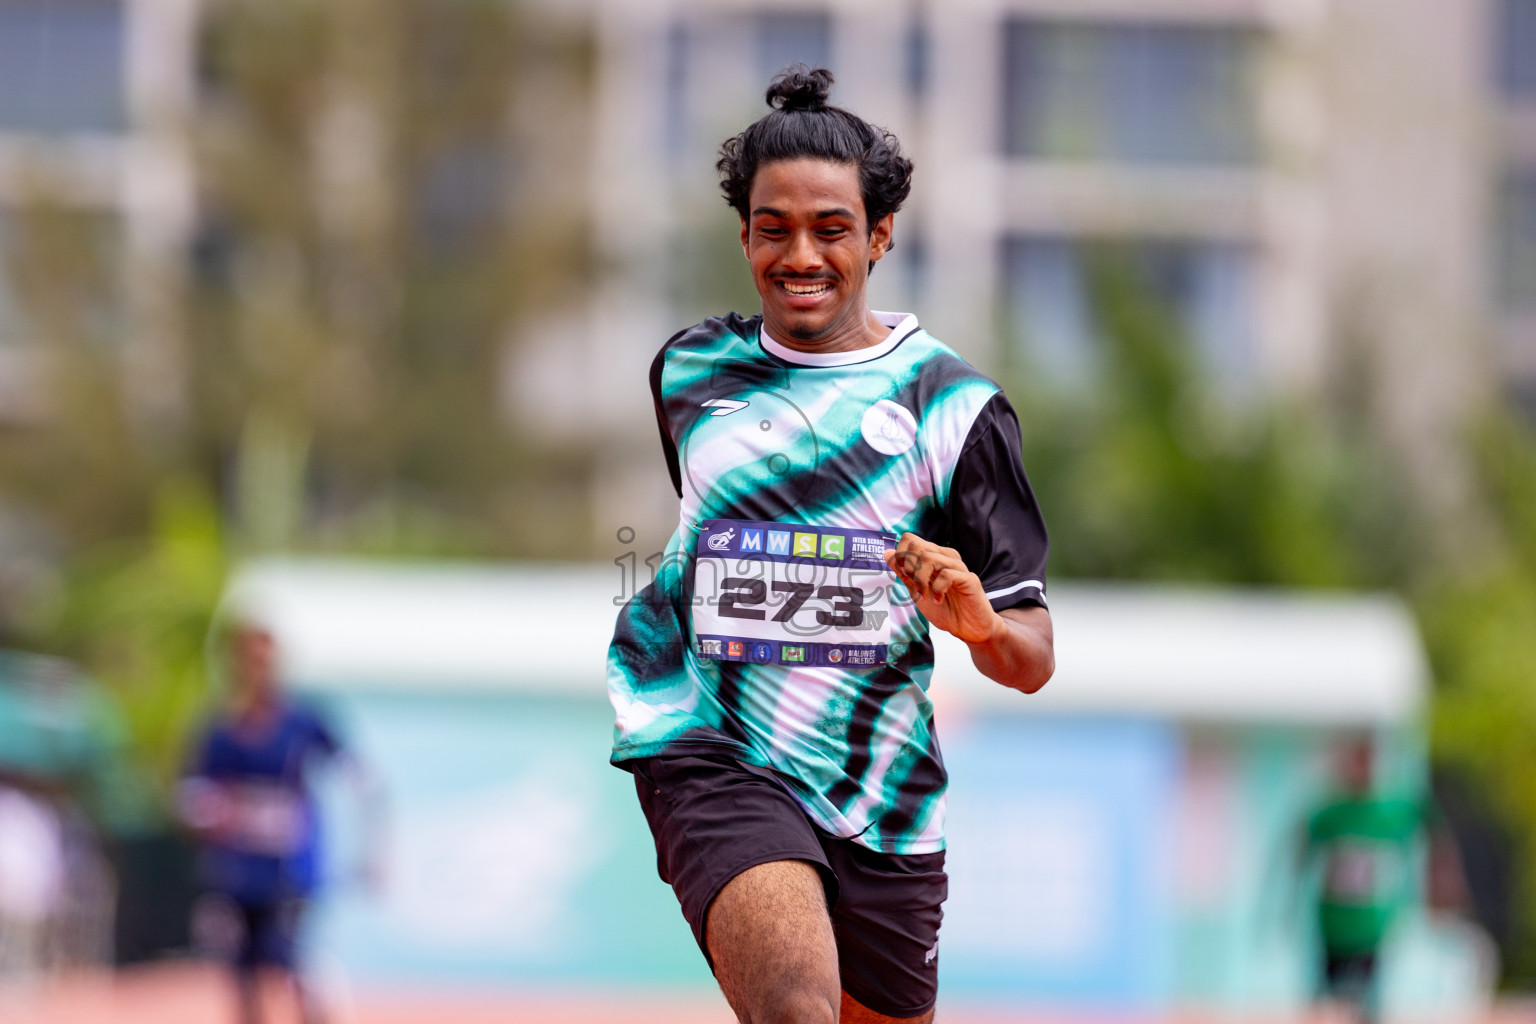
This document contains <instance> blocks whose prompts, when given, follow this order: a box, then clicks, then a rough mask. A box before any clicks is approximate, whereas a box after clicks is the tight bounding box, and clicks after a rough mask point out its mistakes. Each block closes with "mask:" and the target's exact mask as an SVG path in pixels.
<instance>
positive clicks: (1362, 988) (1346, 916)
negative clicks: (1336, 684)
mask: <svg viewBox="0 0 1536 1024" xmlns="http://www.w3.org/2000/svg"><path fill="white" fill-rule="evenodd" d="M1374 761H1375V748H1374V745H1373V744H1372V742H1371V739H1370V738H1369V737H1368V736H1357V737H1353V738H1351V739H1349V740H1348V741H1347V742H1346V743H1345V744H1344V746H1343V748H1342V750H1341V751H1340V754H1339V760H1338V784H1339V788H1338V792H1337V793H1336V794H1335V796H1334V798H1333V799H1332V800H1331V801H1330V802H1329V803H1327V804H1325V805H1324V806H1322V807H1320V808H1319V809H1318V810H1317V811H1316V812H1315V813H1313V815H1312V817H1311V820H1310V822H1309V823H1308V825H1307V852H1308V854H1309V856H1310V857H1320V858H1321V859H1322V862H1323V878H1322V885H1321V887H1320V890H1319V893H1318V901H1317V920H1318V925H1319V927H1320V930H1321V935H1322V946H1323V958H1324V960H1323V992H1322V995H1323V996H1324V997H1325V998H1333V999H1337V1000H1339V1001H1341V1002H1343V1003H1345V1004H1346V1005H1348V1006H1350V1007H1351V1008H1352V1010H1353V1012H1354V1015H1355V1016H1356V1017H1357V1018H1358V1019H1360V1020H1363V1021H1374V1020H1376V1019H1377V1016H1378V1014H1379V1009H1380V1007H1379V1003H1380V998H1379V992H1378V988H1379V986H1378V984H1377V973H1378V972H1377V967H1378V953H1379V951H1380V949H1381V945H1382V941H1383V940H1384V939H1385V938H1386V935H1387V932H1388V930H1389V929H1390V928H1391V926H1392V924H1393V922H1394V920H1395V919H1396V918H1397V916H1398V914H1399V913H1400V912H1401V911H1402V910H1403V909H1404V908H1406V907H1408V906H1410V905H1411V904H1412V903H1413V901H1414V899H1415V896H1416V887H1415V885H1414V880H1415V870H1414V866H1415V863H1416V858H1415V853H1416V844H1417V843H1418V841H1419V838H1420V836H1421V835H1422V834H1423V833H1424V832H1425V828H1426V826H1427V824H1428V821H1429V805H1428V804H1427V802H1426V801H1425V800H1423V799H1420V798H1419V797H1417V796H1410V795H1403V794H1399V795H1396V796H1381V795H1377V794H1376V792H1375V788H1376V787H1375V785H1374V771H1373V768H1374Z"/></svg>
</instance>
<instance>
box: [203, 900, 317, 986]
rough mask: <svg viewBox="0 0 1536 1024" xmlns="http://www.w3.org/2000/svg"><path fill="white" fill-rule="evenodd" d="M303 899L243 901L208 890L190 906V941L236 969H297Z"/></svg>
mask: <svg viewBox="0 0 1536 1024" xmlns="http://www.w3.org/2000/svg"><path fill="white" fill-rule="evenodd" d="M303 912H304V902H303V901H302V900H299V899H294V898H289V899H273V900H271V901H270V902H264V903H245V902H241V901H238V900H235V899H232V898H231V897H229V896H227V895H225V894H224V893H217V892H209V893H204V894H203V895H202V896H200V897H199V898H198V900H197V902H196V904H195V905H194V907H193V911H192V914H193V920H192V931H193V941H194V943H195V944H196V945H197V946H198V947H199V949H200V950H201V951H203V952H205V953H207V954H208V955H210V956H213V957H214V958H216V959H219V960H223V961H224V962H225V963H227V964H229V965H230V966H231V967H234V968H235V969H236V970H239V971H251V970H255V969H256V968H258V967H281V968H285V969H287V970H290V971H291V970H295V969H296V968H297V956H296V948H297V939H298V931H299V921H300V918H301V917H302V915H303Z"/></svg>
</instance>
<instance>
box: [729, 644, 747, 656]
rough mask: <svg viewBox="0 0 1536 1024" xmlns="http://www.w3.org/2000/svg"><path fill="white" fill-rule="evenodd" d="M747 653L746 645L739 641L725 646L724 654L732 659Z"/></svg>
mask: <svg viewBox="0 0 1536 1024" xmlns="http://www.w3.org/2000/svg"><path fill="white" fill-rule="evenodd" d="M746 651H747V645H746V644H744V643H742V642H741V641H740V640H731V641H729V642H728V643H726V645H725V653H726V654H728V655H730V656H731V657H733V658H739V657H741V656H742V655H743V654H745V653H746Z"/></svg>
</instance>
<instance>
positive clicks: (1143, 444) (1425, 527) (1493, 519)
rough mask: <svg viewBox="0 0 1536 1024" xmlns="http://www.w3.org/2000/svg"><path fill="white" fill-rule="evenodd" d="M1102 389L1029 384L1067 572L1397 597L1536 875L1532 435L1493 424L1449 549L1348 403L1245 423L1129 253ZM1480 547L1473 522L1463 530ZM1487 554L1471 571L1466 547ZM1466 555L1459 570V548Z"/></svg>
mask: <svg viewBox="0 0 1536 1024" xmlns="http://www.w3.org/2000/svg"><path fill="white" fill-rule="evenodd" d="M1093 276H1094V299H1095V302H1094V308H1095V313H1096V315H1097V323H1098V325H1099V327H1100V334H1101V340H1102V343H1103V345H1104V352H1103V353H1102V355H1103V360H1102V362H1103V365H1104V366H1105V368H1106V369H1105V374H1104V378H1103V380H1102V381H1101V387H1100V388H1099V389H1097V390H1096V391H1095V392H1094V393H1093V394H1092V395H1076V396H1074V395H1068V396H1066V397H1065V398H1063V397H1062V396H1060V395H1055V394H1052V393H1050V392H1049V391H1047V390H1045V389H1043V388H1039V387H1031V379H1032V378H1031V377H1030V375H1027V374H1021V375H1019V376H1020V379H1019V380H1018V381H1017V382H1015V385H1014V387H1012V388H1010V391H1012V392H1014V393H1015V394H1016V396H1018V397H1020V398H1021V401H1019V402H1018V403H1017V404H1018V406H1019V408H1020V409H1021V414H1022V415H1023V416H1024V423H1023V427H1024V436H1025V462H1026V464H1027V465H1028V466H1029V471H1030V477H1031V481H1032V483H1033V484H1034V486H1035V489H1036V492H1037V493H1038V494H1039V495H1040V499H1041V502H1042V505H1043V506H1044V510H1045V514H1046V521H1047V522H1048V523H1049V524H1050V527H1051V545H1052V550H1051V569H1052V572H1053V573H1054V574H1055V575H1057V576H1067V577H1082V576H1086V577H1100V578H1120V579H1161V580H1187V581H1202V582H1204V581H1209V582H1222V583H1233V584H1265V585H1293V586H1308V587H1347V588H1352V589H1391V590H1395V591H1397V592H1398V593H1401V594H1403V595H1404V596H1405V597H1406V598H1407V599H1408V600H1409V601H1410V602H1411V603H1412V604H1413V606H1414V607H1415V609H1416V611H1417V614H1418V618H1419V623H1420V629H1421V632H1422V635H1423V638H1424V641H1425V646H1426V649H1427V653H1428V656H1429V659H1430V663H1431V666H1432V669H1433V672H1434V676H1435V691H1434V695H1433V707H1432V709H1431V710H1432V713H1431V725H1432V740H1433V745H1432V751H1433V754H1434V756H1435V758H1436V759H1437V760H1438V761H1439V762H1440V763H1442V764H1445V765H1449V766H1452V767H1454V768H1457V769H1459V770H1460V771H1461V773H1462V774H1463V775H1464V776H1465V777H1466V778H1467V779H1469V780H1470V781H1472V782H1473V783H1474V785H1475V786H1476V787H1477V788H1478V789H1479V790H1480V791H1481V792H1483V793H1484V794H1486V795H1487V797H1488V798H1489V800H1490V802H1491V804H1492V806H1493V807H1494V808H1495V809H1496V810H1497V811H1498V812H1499V813H1500V814H1501V816H1502V818H1503V821H1504V823H1505V824H1506V825H1507V826H1508V827H1509V829H1510V831H1511V833H1512V834H1513V835H1514V836H1515V838H1516V841H1517V843H1518V844H1519V846H1520V848H1521V851H1522V853H1523V854H1524V856H1523V858H1521V863H1523V864H1526V865H1529V864H1531V863H1533V862H1536V743H1533V742H1532V737H1533V736H1536V433H1533V431H1532V428H1531V426H1530V424H1529V423H1527V422H1525V421H1524V420H1522V419H1521V418H1519V417H1518V416H1517V415H1515V414H1513V413H1512V412H1510V411H1508V410H1501V409H1497V408H1495V409H1494V410H1493V411H1492V412H1490V413H1488V414H1487V415H1485V417H1484V419H1483V421H1482V422H1481V424H1480V425H1479V426H1478V427H1477V429H1476V430H1474V431H1473V432H1472V434H1471V435H1470V437H1469V440H1468V444H1467V448H1466V450H1467V457H1468V459H1469V462H1470V464H1471V466H1472V468H1473V470H1474V472H1473V473H1472V477H1473V479H1474V481H1475V485H1476V487H1477V488H1478V491H1479V493H1478V494H1477V495H1476V499H1477V500H1476V505H1477V512H1478V514H1479V515H1481V517H1482V519H1481V520H1480V521H1479V523H1478V526H1477V529H1476V530H1473V531H1472V532H1473V533H1476V534H1478V536H1476V537H1475V538H1474V540H1473V542H1472V543H1471V544H1468V543H1467V542H1465V541H1462V542H1459V543H1451V542H1449V541H1448V540H1447V539H1446V538H1444V537H1441V536H1437V535H1436V531H1444V530H1446V529H1447V528H1448V527H1447V524H1445V523H1437V522H1435V520H1434V519H1433V518H1431V517H1430V516H1429V515H1428V514H1426V513H1424V512H1422V511H1421V506H1420V503H1419V502H1418V501H1416V500H1415V498H1416V496H1415V495H1414V494H1413V493H1412V492H1411V491H1410V490H1409V489H1408V487H1407V485H1406V484H1404V483H1403V481H1404V480H1406V479H1407V474H1406V473H1402V472H1400V471H1399V470H1400V465H1399V463H1398V460H1397V459H1396V458H1395V457H1394V456H1393V454H1392V451H1391V449H1389V448H1388V447H1387V446H1386V445H1385V444H1383V443H1382V442H1381V441H1380V440H1379V438H1378V435H1377V434H1376V432H1375V431H1374V430H1373V428H1372V426H1371V424H1370V421H1369V417H1368V416H1364V415H1361V410H1360V408H1359V405H1360V404H1361V403H1362V402H1368V401H1369V396H1367V395H1359V394H1355V395H1350V396H1347V398H1348V402H1347V403H1345V404H1344V405H1342V406H1341V407H1338V408H1331V409H1330V408H1327V407H1322V408H1319V407H1316V406H1313V407H1309V408H1305V409H1287V408H1284V407H1275V406H1272V405H1269V406H1263V407H1260V408H1257V409H1249V410H1246V411H1241V412H1239V411H1237V410H1236V409H1234V407H1233V403H1232V402H1231V400H1230V399H1227V400H1225V401H1224V400H1223V399H1222V398H1221V396H1220V395H1219V394H1218V393H1215V392H1214V391H1213V390H1212V389H1211V387H1210V385H1209V383H1208V382H1206V381H1205V380H1203V379H1202V377H1201V374H1200V373H1199V370H1198V368H1197V367H1196V366H1195V365H1194V361H1193V359H1192V356H1191V353H1190V352H1189V348H1188V346H1187V345H1186V344H1185V342H1184V340H1183V337H1182V334H1181V331H1180V329H1179V326H1178V324H1177V323H1176V322H1174V321H1173V320H1172V319H1171V318H1170V316H1169V314H1168V312H1167V310H1166V309H1164V308H1162V307H1160V306H1159V305H1158V304H1157V303H1156V302H1155V301H1154V300H1153V299H1152V297H1151V295H1150V293H1149V292H1148V291H1147V290H1146V289H1145V288H1143V287H1142V285H1141V283H1140V282H1139V281H1138V280H1137V279H1136V277H1135V275H1134V273H1133V267H1132V265H1131V264H1130V263H1129V262H1128V261H1127V260H1126V259H1125V258H1124V257H1123V254H1116V253H1113V252H1108V253H1101V254H1100V255H1099V257H1098V259H1097V260H1096V262H1095V266H1094V275H1093ZM1457 528H1458V530H1459V531H1461V532H1466V531H1465V527H1464V524H1457ZM1469 548H1470V549H1471V550H1472V551H1474V552H1476V554H1474V555H1473V556H1472V557H1470V558H1468V557H1466V553H1467V551H1468V549H1469ZM1453 551H1454V552H1460V553H1461V558H1462V560H1459V561H1452V560H1451V557H1452V556H1451V555H1448V554H1446V553H1447V552H1453ZM1515 884H1516V886H1517V896H1518V898H1519V900H1520V904H1519V905H1520V915H1519V916H1520V918H1521V922H1520V923H1521V928H1522V930H1521V932H1520V934H1519V935H1518V936H1517V937H1516V941H1515V944H1514V946H1513V948H1511V949H1509V950H1506V954H1507V956H1508V960H1509V962H1508V963H1506V965H1505V968H1506V978H1507V979H1508V980H1510V981H1512V982H1517V983H1518V982H1528V981H1529V980H1531V979H1536V875H1533V874H1532V873H1531V872H1530V871H1529V869H1527V870H1525V871H1524V872H1523V873H1522V877H1520V878H1518V879H1516V882H1515Z"/></svg>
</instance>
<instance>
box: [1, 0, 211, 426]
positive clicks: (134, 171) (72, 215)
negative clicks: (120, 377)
mask: <svg viewBox="0 0 1536 1024" xmlns="http://www.w3.org/2000/svg"><path fill="white" fill-rule="evenodd" d="M195 11H196V2H195V0H15V2H10V3H6V4H5V5H4V6H0V248H4V249H5V250H6V253H7V259H6V263H5V264H4V265H3V267H0V423H9V424H17V423H23V424H24V423H26V422H29V421H34V420H35V419H36V417H38V416H41V415H46V414H47V410H46V409H45V408H44V407H43V406H44V404H45V403H44V401H43V399H42V396H43V395H44V393H45V389H44V387H43V375H45V374H46V373H47V366H46V359H47V356H46V354H45V352H44V351H43V347H42V345H41V344H39V340H40V339H39V334H41V333H42V332H41V331H40V330H39V328H38V325H37V324H35V323H33V322H29V319H30V318H29V316H28V315H27V313H24V312H23V310H22V305H23V304H22V302H21V301H20V296H19V291H20V284H19V280H18V279H19V277H20V276H21V275H22V274H23V273H24V268H22V267H20V266H19V265H18V261H19V259H20V256H19V255H18V253H19V251H20V250H21V247H20V246H12V245H9V244H7V243H8V242H9V241H10V240H12V239H15V238H16V236H17V235H18V234H20V233H22V232H24V231H26V230H27V229H26V227H25V224H24V220H25V215H26V211H28V210H35V209H36V208H38V207H40V206H41V207H46V208H48V209H50V210H52V211H54V212H55V213H57V214H58V215H60V216H62V217H64V218H67V219H69V220H71V221H73V222H74V224H75V227H76V228H77V229H78V231H79V232H80V234H81V235H82V236H83V237H85V238H86V239H88V241H87V243H86V246H87V248H89V249H90V250H92V252H93V255H94V256H95V258H97V259H99V260H100V263H101V266H102V268H103V270H104V273H103V275H102V280H101V282H100V285H101V287H100V288H99V289H98V290H97V293H96V294H95V295H94V296H93V297H92V299H93V302H92V304H93V305H94V306H96V307H97V308H93V309H91V310H90V311H89V315H90V318H91V319H92V320H93V325H94V326H98V327H100V328H102V331H101V333H103V334H110V335H112V336H113V337H115V338H118V339H120V341H119V342H118V343H119V344H120V346H121V351H120V356H121V360H122V364H123V368H124V372H125V373H126V374H127V377H128V385H129V386H128V391H129V394H130V395H131V397H132V400H133V404H134V405H135V407H136V409H137V411H138V412H139V413H140V414H141V415H143V416H145V417H147V418H149V419H151V420H158V419H162V418H165V417H174V416H175V415H177V413H178V410H179V407H180V406H181V404H182V402H183V400H184V398H185V395H184V392H183V386H184V382H185V370H186V368H185V364H184V360H183V358H182V347H181V346H182V342H183V340H184V324H183V312H184V310H183V308H182V300H183V298H184V294H183V283H184V281H185V273H186V258H185V257H186V253H187V251H188V246H189V243H190V240H191V237H192V230H193V226H194V219H195V205H196V204H195V182H194V176H193V173H192V161H191V159H190V155H189V152H188V145H187V137H186V129H187V126H188V115H189V114H190V111H191V105H192V103H193V100H194V98H195V94H196V74H195V68H196V60H195V45H194V43H195V35H194V25H195V17H194V15H195Z"/></svg>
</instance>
